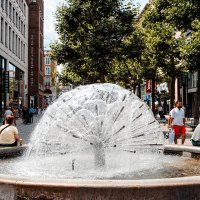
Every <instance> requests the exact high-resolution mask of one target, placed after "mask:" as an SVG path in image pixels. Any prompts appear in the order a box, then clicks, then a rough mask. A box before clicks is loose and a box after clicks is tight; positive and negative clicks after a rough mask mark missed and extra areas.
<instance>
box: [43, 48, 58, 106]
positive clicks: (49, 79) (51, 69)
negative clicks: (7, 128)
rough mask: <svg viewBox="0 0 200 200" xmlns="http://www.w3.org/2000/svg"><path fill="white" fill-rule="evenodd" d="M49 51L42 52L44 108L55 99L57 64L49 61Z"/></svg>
mask: <svg viewBox="0 0 200 200" xmlns="http://www.w3.org/2000/svg"><path fill="white" fill-rule="evenodd" d="M50 53H51V52H50V51H47V50H46V51H45V52H44V55H45V57H44V107H47V106H48V105H49V104H50V103H51V102H53V101H54V100H55V99H56V98H57V92H56V74H57V70H56V66H57V62H56V61H55V60H51V59H50Z"/></svg>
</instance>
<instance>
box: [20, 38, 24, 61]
mask: <svg viewBox="0 0 200 200" xmlns="http://www.w3.org/2000/svg"><path fill="white" fill-rule="evenodd" d="M23 47H24V46H23V43H22V41H21V60H22V61H23V60H24V58H23Z"/></svg>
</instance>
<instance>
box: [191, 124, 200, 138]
mask: <svg viewBox="0 0 200 200" xmlns="http://www.w3.org/2000/svg"><path fill="white" fill-rule="evenodd" d="M191 139H192V140H194V141H199V140H200V124H199V125H198V126H197V127H196V128H195V130H194V133H193V135H192V138H191Z"/></svg>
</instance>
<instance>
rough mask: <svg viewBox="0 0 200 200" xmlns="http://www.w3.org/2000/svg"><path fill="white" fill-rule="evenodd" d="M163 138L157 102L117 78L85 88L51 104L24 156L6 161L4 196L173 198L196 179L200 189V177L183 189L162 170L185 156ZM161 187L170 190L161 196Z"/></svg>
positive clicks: (1, 184)
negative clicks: (173, 153) (170, 151)
mask: <svg viewBox="0 0 200 200" xmlns="http://www.w3.org/2000/svg"><path fill="white" fill-rule="evenodd" d="M163 140H164V137H163V133H162V130H161V128H160V125H159V123H158V122H157V121H156V120H155V118H154V116H153V114H152V112H151V110H150V108H149V107H148V106H147V105H146V104H145V103H144V102H142V101H141V100H140V99H139V98H138V97H137V96H135V95H134V94H132V93H131V92H130V91H128V90H125V89H123V88H121V87H119V86H117V85H114V84H93V85H87V86H80V87H78V88H76V89H74V90H72V91H70V92H66V93H64V94H62V95H61V96H60V97H59V98H58V100H56V101H55V102H54V103H53V104H52V105H51V106H49V107H48V109H47V110H46V112H45V114H44V116H43V117H42V119H41V121H40V123H39V124H38V125H37V127H36V128H35V130H34V132H33V136H32V138H31V144H30V145H29V148H28V150H27V152H26V154H25V155H24V156H23V157H22V158H19V159H14V160H13V159H11V160H6V161H5V162H3V161H2V165H1V167H0V174H1V178H0V188H1V189H0V194H1V193H3V192H4V193H5V191H10V192H9V194H10V196H8V197H5V199H6V198H7V199H20V198H21V199H22V198H29V199H30V198H33V197H34V199H121V198H124V199H133V197H135V198H136V199H145V198H152V199H153V198H154V197H155V198H154V199H156V198H157V197H158V196H159V198H161V199H168V198H167V196H166V193H168V191H169V190H170V189H173V190H174V191H175V192H177V191H182V192H183V193H184V194H185V191H188V190H190V188H191V183H195V185H196V187H197V189H198V188H199V186H200V184H199V180H200V179H199V178H198V177H197V178H196V179H192V182H191V180H190V179H187V180H186V181H185V182H186V183H187V184H183V185H182V187H176V183H177V181H179V180H176V179H174V181H171V179H163V177H162V176H160V175H161V174H162V170H163V169H164V168H165V165H167V164H169V163H171V162H173V163H176V162H179V161H182V159H181V158H170V159H168V157H167V156H163V153H162V152H163V149H164V145H163ZM8 174H9V177H7V175H8ZM13 177H14V178H13ZM155 178H161V179H155ZM136 179H142V180H136ZM143 179H147V180H143ZM188 182H189V184H188ZM188 185H189V186H188ZM138 188H139V189H138ZM150 188H151V190H150ZM187 188H188V189H187ZM158 191H163V192H164V193H163V194H159V195H158V196H155V193H156V194H158V193H159V192H158ZM195 191H196V190H195ZM181 194H182V193H181ZM196 196H198V194H197V195H196ZM196 196H195V197H196ZM176 197H177V196H176ZM178 197H181V198H182V199H184V198H183V196H181V195H179V196H178ZM177 199H179V198H177Z"/></svg>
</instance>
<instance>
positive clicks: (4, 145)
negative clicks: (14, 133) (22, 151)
mask: <svg viewBox="0 0 200 200" xmlns="http://www.w3.org/2000/svg"><path fill="white" fill-rule="evenodd" d="M15 146H17V141H15V142H14V143H12V144H0V147H15Z"/></svg>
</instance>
